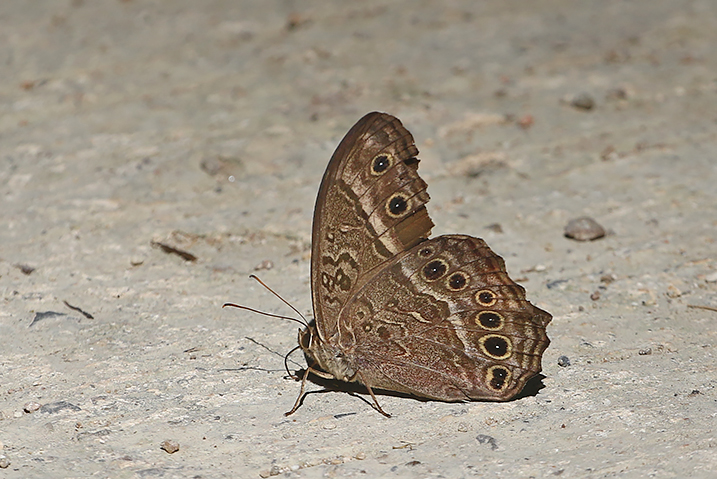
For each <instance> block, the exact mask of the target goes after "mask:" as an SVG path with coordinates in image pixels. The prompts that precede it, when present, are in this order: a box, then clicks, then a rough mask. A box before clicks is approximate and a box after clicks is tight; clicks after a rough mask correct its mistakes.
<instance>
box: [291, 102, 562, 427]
mask: <svg viewBox="0 0 717 479" xmlns="http://www.w3.org/2000/svg"><path fill="white" fill-rule="evenodd" d="M417 154H418V149H417V148H416V145H415V143H414V140H413V136H412V135H411V133H409V132H408V130H406V129H405V128H404V126H403V125H402V124H401V122H400V120H398V118H395V117H393V116H391V115H388V114H386V113H378V112H373V113H369V114H367V115H366V116H364V117H363V118H361V119H360V120H359V121H358V123H356V124H355V125H354V126H353V127H352V128H351V130H349V132H348V133H347V134H346V136H345V137H344V139H343V140H342V141H341V143H340V144H339V146H338V148H337V149H336V151H335V152H334V154H333V156H332V157H331V161H330V162H329V165H328V167H327V168H326V172H325V173H324V178H323V180H322V182H321V187H320V188H319V195H318V198H317V200H316V208H315V210H314V222H313V230H312V248H311V291H312V296H313V306H314V318H315V323H312V324H309V325H307V326H306V328H305V329H304V330H302V331H300V332H299V346H300V347H301V349H302V350H303V351H304V354H305V356H306V358H307V362H308V365H309V366H308V368H307V369H306V371H305V373H304V376H303V378H302V385H301V392H300V394H299V397H298V398H297V400H296V403H295V404H294V407H293V408H292V409H291V411H289V412H288V413H286V414H287V415H289V414H292V413H293V412H295V411H296V409H297V408H298V407H299V404H300V403H301V399H302V398H303V395H304V387H305V384H306V379H307V377H308V374H309V373H314V374H316V375H318V376H320V377H323V378H329V379H338V380H340V381H346V382H358V383H360V384H362V385H363V386H365V387H366V389H367V390H368V392H369V393H370V394H371V397H372V398H373V402H374V405H375V407H376V409H377V410H378V411H379V412H380V413H381V414H383V415H385V416H389V415H388V414H386V413H385V412H384V411H383V410H382V409H381V407H380V406H379V404H378V401H377V400H376V396H375V395H374V392H373V389H374V388H375V389H384V390H388V391H396V392H400V393H407V394H412V395H414V396H419V397H423V398H429V399H437V400H441V401H467V400H472V399H477V400H494V401H505V400H508V399H511V398H512V397H514V396H515V395H516V394H518V393H519V392H520V391H521V390H522V389H523V386H524V385H525V383H526V381H528V380H529V379H530V378H531V377H533V376H535V375H536V374H538V373H539V372H540V370H541V357H542V354H543V352H544V351H545V349H546V348H547V347H548V344H549V343H550V341H549V339H548V337H547V335H546V332H545V328H546V326H547V325H548V323H549V322H550V320H551V319H552V317H551V315H550V314H548V313H547V312H545V311H543V310H542V309H539V308H537V307H535V306H533V305H532V304H530V303H529V302H528V301H527V300H526V299H525V290H524V289H523V288H522V287H521V286H519V285H518V284H516V283H515V282H513V281H512V280H511V279H510V277H509V276H508V274H507V273H506V270H505V263H504V261H503V259H502V258H501V257H500V256H498V255H497V254H495V253H494V252H493V251H491V249H490V248H489V247H488V246H487V245H486V243H485V242H484V241H483V240H482V239H479V238H474V237H472V236H465V235H445V236H439V237H437V238H433V239H428V236H429V234H430V231H431V229H432V227H433V222H432V221H431V218H430V217H429V216H428V212H427V211H426V207H425V204H426V203H427V202H428V200H429V197H428V193H426V187H427V185H426V183H425V182H424V181H423V180H422V179H421V177H420V176H418V171H417V170H418V162H419V160H418V159H417V158H416V155H417Z"/></svg>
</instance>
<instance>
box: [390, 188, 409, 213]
mask: <svg viewBox="0 0 717 479" xmlns="http://www.w3.org/2000/svg"><path fill="white" fill-rule="evenodd" d="M386 211H387V212H388V214H389V215H390V216H392V217H394V218H398V217H400V216H402V215H403V214H404V213H405V212H406V211H408V201H407V200H406V198H405V197H404V196H403V195H402V194H395V195H393V196H392V197H390V198H389V199H388V201H387V202H386Z"/></svg>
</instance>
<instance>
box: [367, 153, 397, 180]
mask: <svg viewBox="0 0 717 479" xmlns="http://www.w3.org/2000/svg"><path fill="white" fill-rule="evenodd" d="M391 165H393V156H392V155H391V154H390V153H380V154H378V155H376V156H375V157H374V158H373V160H372V161H371V174H372V175H374V176H378V175H382V174H384V173H385V172H386V170H388V169H389V168H390V167H391Z"/></svg>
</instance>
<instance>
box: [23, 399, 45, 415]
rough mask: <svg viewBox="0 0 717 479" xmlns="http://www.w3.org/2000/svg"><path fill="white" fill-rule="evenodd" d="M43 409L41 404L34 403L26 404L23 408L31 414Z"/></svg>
mask: <svg viewBox="0 0 717 479" xmlns="http://www.w3.org/2000/svg"><path fill="white" fill-rule="evenodd" d="M41 407H42V405H40V404H39V403H36V402H34V401H30V402H29V403H27V404H25V406H24V407H23V408H22V410H23V411H25V412H26V413H28V414H30V413H33V412H35V411H37V410H39V409H40V408H41Z"/></svg>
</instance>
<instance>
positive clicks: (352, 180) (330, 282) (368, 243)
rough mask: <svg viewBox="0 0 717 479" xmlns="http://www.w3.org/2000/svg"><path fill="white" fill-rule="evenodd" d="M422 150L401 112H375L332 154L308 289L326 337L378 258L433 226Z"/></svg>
mask: <svg viewBox="0 0 717 479" xmlns="http://www.w3.org/2000/svg"><path fill="white" fill-rule="evenodd" d="M417 154H418V149H417V148H416V146H415V144H414V140H413V136H412V135H411V134H410V133H409V132H408V130H406V129H405V128H404V127H403V125H402V124H401V122H400V121H399V120H398V119H397V118H395V117H393V116H391V115H388V114H385V113H378V112H373V113H369V114H367V115H366V116H364V117H363V118H361V120H359V121H358V122H357V123H356V124H355V125H354V126H353V127H352V128H351V130H350V131H349V132H348V133H347V134H346V136H345V137H344V139H343V140H342V141H341V143H340V144H339V146H338V148H337V149H336V151H335V152H334V154H333V156H332V157H331V161H330V162H329V165H328V167H327V169H326V172H325V173H324V177H323V180H322V181H321V187H320V188H319V194H318V198H317V200H316V208H315V210H314V222H313V228H312V247H311V290H312V296H313V306H314V318H315V319H316V325H317V330H318V334H319V338H320V339H321V340H323V341H326V340H327V339H328V338H332V337H334V336H335V335H336V334H337V333H338V329H339V324H338V318H339V315H340V313H341V310H342V308H343V307H344V305H345V304H346V303H347V302H348V301H349V299H350V298H351V297H352V296H353V295H354V294H355V292H356V291H357V290H358V289H359V288H360V286H361V284H363V283H365V282H366V281H368V280H369V279H370V277H371V275H372V274H374V273H373V272H375V271H377V270H378V269H379V267H380V265H382V264H384V263H385V262H386V261H389V260H391V259H392V258H394V257H395V256H396V255H397V254H399V253H401V252H404V251H405V250H407V249H409V248H411V247H413V246H414V245H416V244H418V243H419V242H421V241H423V240H424V239H425V238H427V237H428V235H429V234H430V231H431V228H432V227H433V222H432V221H431V219H430V218H429V217H428V213H427V212H426V208H425V206H424V205H425V203H426V202H427V201H428V199H429V197H428V193H426V183H425V182H424V181H423V180H422V179H421V178H420V177H419V176H418V173H417V168H418V160H417V159H416V155H417Z"/></svg>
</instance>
